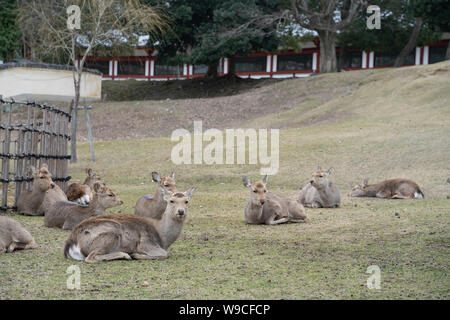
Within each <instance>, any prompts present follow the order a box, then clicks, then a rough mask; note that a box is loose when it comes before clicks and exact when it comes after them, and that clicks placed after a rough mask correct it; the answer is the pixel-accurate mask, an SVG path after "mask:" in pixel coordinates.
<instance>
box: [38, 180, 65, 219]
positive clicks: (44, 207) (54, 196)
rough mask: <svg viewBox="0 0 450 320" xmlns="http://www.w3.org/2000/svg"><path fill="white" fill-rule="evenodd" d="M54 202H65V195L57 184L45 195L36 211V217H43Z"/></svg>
mask: <svg viewBox="0 0 450 320" xmlns="http://www.w3.org/2000/svg"><path fill="white" fill-rule="evenodd" d="M56 201H67V196H66V194H65V193H64V191H62V189H61V188H60V187H59V186H58V185H57V184H55V187H54V188H51V189H49V190H48V191H47V192H46V193H45V197H44V201H42V204H41V206H40V207H39V209H38V215H39V216H43V215H45V214H46V213H47V212H48V211H49V210H50V208H51V207H52V206H53V204H54V203H55V202H56Z"/></svg>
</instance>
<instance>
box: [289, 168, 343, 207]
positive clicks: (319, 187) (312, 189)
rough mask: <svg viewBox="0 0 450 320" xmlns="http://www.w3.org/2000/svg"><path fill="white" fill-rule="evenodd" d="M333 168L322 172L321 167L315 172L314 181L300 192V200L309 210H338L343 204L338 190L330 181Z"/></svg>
mask: <svg viewBox="0 0 450 320" xmlns="http://www.w3.org/2000/svg"><path fill="white" fill-rule="evenodd" d="M333 171H334V169H333V168H330V169H328V170H322V169H321V168H320V167H318V168H317V171H316V172H314V174H313V176H312V179H311V180H310V181H309V183H308V184H307V185H306V186H304V187H303V189H302V190H301V191H300V195H299V197H298V200H299V201H300V202H301V203H302V204H303V205H304V206H305V207H309V208H337V207H339V205H340V204H341V195H340V193H339V190H338V188H337V187H336V186H335V185H334V184H333V183H331V182H330V181H328V176H329V175H330V174H331V173H332V172H333Z"/></svg>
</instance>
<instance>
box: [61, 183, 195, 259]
mask: <svg viewBox="0 0 450 320" xmlns="http://www.w3.org/2000/svg"><path fill="white" fill-rule="evenodd" d="M159 188H160V192H161V194H162V195H163V197H164V199H165V200H166V201H167V207H166V210H165V211H164V214H163V216H162V217H161V219H160V220H154V219H150V218H147V217H140V216H137V215H130V214H128V215H127V214H108V215H101V216H98V217H93V218H90V219H88V220H85V221H83V222H82V223H80V224H79V225H78V226H77V227H76V228H75V229H74V230H73V231H72V233H71V234H70V236H69V238H68V239H67V241H66V245H65V248H64V255H65V257H66V258H72V259H75V260H80V261H81V260H84V261H85V262H88V263H90V262H99V261H107V260H117V259H127V260H131V259H154V260H156V259H165V258H167V255H168V253H167V249H168V248H169V247H170V245H171V244H172V243H173V242H174V241H175V240H176V239H177V238H178V237H179V235H180V233H181V229H182V228H183V224H184V221H185V219H186V215H187V211H188V207H187V204H188V202H189V201H190V199H191V197H192V193H193V192H194V188H191V189H189V190H188V191H186V192H184V193H181V192H170V191H166V190H165V189H164V188H162V187H159Z"/></svg>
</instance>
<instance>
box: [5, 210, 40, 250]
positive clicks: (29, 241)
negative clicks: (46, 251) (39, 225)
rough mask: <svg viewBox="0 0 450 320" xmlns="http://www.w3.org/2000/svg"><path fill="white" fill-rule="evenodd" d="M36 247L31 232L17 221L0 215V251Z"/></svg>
mask: <svg viewBox="0 0 450 320" xmlns="http://www.w3.org/2000/svg"><path fill="white" fill-rule="evenodd" d="M37 247H38V246H37V244H36V242H34V239H33V237H32V236H31V234H30V233H29V232H28V231H27V230H25V229H24V228H23V227H22V225H21V224H20V223H19V222H18V221H16V220H13V219H11V218H8V217H2V216H0V253H2V252H6V253H10V252H13V251H14V250H18V249H35V248H37Z"/></svg>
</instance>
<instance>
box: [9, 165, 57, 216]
mask: <svg viewBox="0 0 450 320" xmlns="http://www.w3.org/2000/svg"><path fill="white" fill-rule="evenodd" d="M30 169H31V172H32V175H33V188H32V190H31V191H28V190H23V191H22V192H21V193H20V196H19V198H18V199H17V204H16V205H17V211H18V212H19V213H20V214H23V215H26V216H38V215H41V214H40V213H39V209H40V207H41V205H42V202H43V201H44V197H45V195H46V192H47V191H48V190H49V189H52V188H55V184H54V183H53V181H52V175H51V174H50V172H49V171H48V167H47V165H46V164H43V165H42V167H41V168H40V169H39V170H37V171H36V169H35V168H34V167H33V166H32V167H30Z"/></svg>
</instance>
